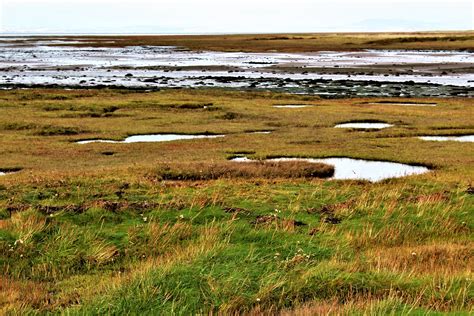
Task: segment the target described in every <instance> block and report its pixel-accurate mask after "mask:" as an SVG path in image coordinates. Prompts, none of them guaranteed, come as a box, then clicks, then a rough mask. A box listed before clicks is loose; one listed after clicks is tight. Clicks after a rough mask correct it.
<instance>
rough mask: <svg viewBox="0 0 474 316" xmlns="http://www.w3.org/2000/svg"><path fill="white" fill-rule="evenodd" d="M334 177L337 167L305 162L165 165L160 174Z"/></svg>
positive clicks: (163, 176)
mask: <svg viewBox="0 0 474 316" xmlns="http://www.w3.org/2000/svg"><path fill="white" fill-rule="evenodd" d="M333 174H334V167H333V166H329V165H325V164H315V163H309V162H304V161H287V162H268V161H260V162H246V163H236V162H224V163H223V162H220V163H193V164H179V165H164V166H160V167H159V168H158V171H157V176H158V178H159V179H161V180H211V179H222V178H227V179H233V178H246V179H252V178H265V179H269V178H270V179H272V178H329V177H331V176H332V175H333Z"/></svg>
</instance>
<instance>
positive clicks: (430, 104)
mask: <svg viewBox="0 0 474 316" xmlns="http://www.w3.org/2000/svg"><path fill="white" fill-rule="evenodd" d="M369 104H371V105H399V106H436V105H437V104H436V103H418V102H383V101H382V102H371V103H369Z"/></svg>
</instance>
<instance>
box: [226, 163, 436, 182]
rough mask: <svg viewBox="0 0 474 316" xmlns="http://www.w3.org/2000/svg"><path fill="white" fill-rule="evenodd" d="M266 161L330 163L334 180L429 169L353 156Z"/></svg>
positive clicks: (380, 177) (374, 178)
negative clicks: (332, 167) (354, 157)
mask: <svg viewBox="0 0 474 316" xmlns="http://www.w3.org/2000/svg"><path fill="white" fill-rule="evenodd" d="M232 161H235V162H242V163H244V162H249V161H252V160H251V159H248V158H247V157H237V158H234V159H232ZM268 161H307V162H312V163H324V164H328V165H332V166H334V168H335V170H334V176H333V177H332V179H335V180H367V181H371V182H378V181H382V180H385V179H391V178H400V177H405V176H410V175H417V174H423V173H426V172H428V171H429V169H428V168H426V167H420V166H411V165H407V164H401V163H395V162H387V161H371V160H363V159H353V158H323V159H312V158H275V159H268Z"/></svg>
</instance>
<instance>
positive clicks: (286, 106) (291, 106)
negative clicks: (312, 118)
mask: <svg viewBox="0 0 474 316" xmlns="http://www.w3.org/2000/svg"><path fill="white" fill-rule="evenodd" d="M309 106H310V105H307V104H280V105H274V106H273V107H274V108H277V109H302V108H307V107H309Z"/></svg>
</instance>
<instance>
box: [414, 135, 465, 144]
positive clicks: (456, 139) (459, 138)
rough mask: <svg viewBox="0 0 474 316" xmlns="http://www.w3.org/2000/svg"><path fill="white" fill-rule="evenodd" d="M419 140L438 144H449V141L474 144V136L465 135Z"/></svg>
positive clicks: (429, 137) (430, 137)
mask: <svg viewBox="0 0 474 316" xmlns="http://www.w3.org/2000/svg"><path fill="white" fill-rule="evenodd" d="M418 138H419V139H422V140H428V141H437V142H448V141H453V142H468V143H472V142H474V135H464V136H421V137H418Z"/></svg>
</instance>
